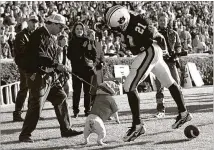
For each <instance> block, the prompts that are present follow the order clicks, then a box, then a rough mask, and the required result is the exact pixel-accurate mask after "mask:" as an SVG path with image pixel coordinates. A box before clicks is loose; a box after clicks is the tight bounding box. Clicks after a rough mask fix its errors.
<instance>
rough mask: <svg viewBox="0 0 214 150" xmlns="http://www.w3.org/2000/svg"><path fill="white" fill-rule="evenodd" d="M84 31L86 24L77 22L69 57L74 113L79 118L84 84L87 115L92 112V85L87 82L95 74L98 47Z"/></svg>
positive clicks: (69, 48)
mask: <svg viewBox="0 0 214 150" xmlns="http://www.w3.org/2000/svg"><path fill="white" fill-rule="evenodd" d="M84 33H85V28H84V25H83V24H82V23H81V22H78V23H76V24H75V25H74V28H73V31H72V35H71V40H70V41H69V45H68V55H67V57H68V59H69V60H71V66H72V72H73V74H72V82H73V113H74V117H75V118H77V117H78V114H79V102H80V94H81V89H82V85H83V91H84V107H85V110H84V112H85V116H88V114H89V112H90V100H91V97H90V93H89V92H90V85H89V84H87V83H86V82H88V83H90V82H91V77H92V76H93V75H94V63H95V61H96V47H95V46H94V44H93V41H91V40H88V39H87V38H86V37H85V35H84ZM80 78H82V79H83V80H84V81H86V82H84V81H83V80H81V79H80Z"/></svg>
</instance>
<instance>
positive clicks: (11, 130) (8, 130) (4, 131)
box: [1, 123, 85, 135]
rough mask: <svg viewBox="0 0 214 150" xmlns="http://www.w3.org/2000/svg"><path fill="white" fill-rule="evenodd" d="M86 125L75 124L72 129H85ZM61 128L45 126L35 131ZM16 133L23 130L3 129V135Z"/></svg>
mask: <svg viewBox="0 0 214 150" xmlns="http://www.w3.org/2000/svg"><path fill="white" fill-rule="evenodd" d="M84 126H85V124H83V123H81V124H73V125H72V128H77V127H84ZM59 128H60V127H59V126H49V127H47V126H45V127H38V128H36V129H35V130H44V129H45V130H48V129H59ZM16 132H21V128H20V129H1V134H2V135H8V134H14V133H16Z"/></svg>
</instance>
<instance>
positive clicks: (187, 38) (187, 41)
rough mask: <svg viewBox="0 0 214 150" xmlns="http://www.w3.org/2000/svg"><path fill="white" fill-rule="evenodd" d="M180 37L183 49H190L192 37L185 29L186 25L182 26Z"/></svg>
mask: <svg viewBox="0 0 214 150" xmlns="http://www.w3.org/2000/svg"><path fill="white" fill-rule="evenodd" d="M179 37H180V39H181V46H182V49H183V50H186V51H188V52H191V51H192V37H191V34H190V33H189V31H188V30H187V29H186V26H182V30H181V32H180V35H179Z"/></svg>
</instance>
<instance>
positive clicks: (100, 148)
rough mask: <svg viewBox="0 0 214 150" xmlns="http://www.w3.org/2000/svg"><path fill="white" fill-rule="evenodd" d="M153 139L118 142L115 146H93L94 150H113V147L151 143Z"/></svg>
mask: <svg viewBox="0 0 214 150" xmlns="http://www.w3.org/2000/svg"><path fill="white" fill-rule="evenodd" d="M151 142H153V141H140V142H129V143H122V144H118V145H114V146H105V147H98V148H93V149H92V150H108V149H109V150H111V149H116V148H119V147H125V146H131V145H140V146H142V145H144V144H147V143H151Z"/></svg>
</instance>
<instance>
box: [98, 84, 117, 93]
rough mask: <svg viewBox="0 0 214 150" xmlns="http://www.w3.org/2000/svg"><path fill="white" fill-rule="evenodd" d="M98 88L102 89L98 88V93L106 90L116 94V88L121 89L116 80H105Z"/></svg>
mask: <svg viewBox="0 0 214 150" xmlns="http://www.w3.org/2000/svg"><path fill="white" fill-rule="evenodd" d="M98 89H100V90H97V94H101V93H103V92H105V93H108V94H110V95H114V94H115V93H116V91H115V89H119V86H118V85H117V84H116V83H115V82H114V81H104V82H103V83H101V84H100V85H99V86H98Z"/></svg>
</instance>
